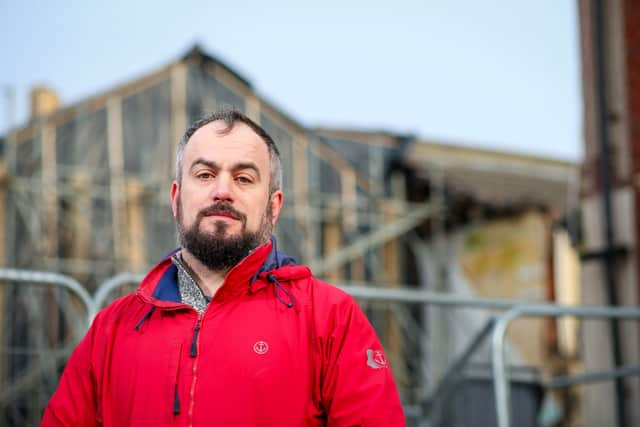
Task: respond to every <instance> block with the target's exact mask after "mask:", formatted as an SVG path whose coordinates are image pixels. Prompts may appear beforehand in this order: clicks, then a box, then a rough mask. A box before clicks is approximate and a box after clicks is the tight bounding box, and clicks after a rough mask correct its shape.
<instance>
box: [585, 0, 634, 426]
mask: <svg viewBox="0 0 640 427" xmlns="http://www.w3.org/2000/svg"><path fill="white" fill-rule="evenodd" d="M604 3H605V2H604V1H603V0H593V3H592V6H593V29H594V42H595V43H594V44H595V52H594V59H595V64H594V65H595V76H596V88H595V89H596V103H597V104H596V105H597V120H598V123H597V134H598V145H599V162H598V170H599V180H600V188H601V191H602V215H603V219H604V222H603V230H602V231H603V233H604V238H605V245H606V246H605V250H604V262H605V266H604V267H605V281H606V285H607V299H608V304H609V305H611V306H614V305H617V304H618V295H617V293H618V289H617V283H616V258H615V257H616V254H615V250H614V245H615V243H614V237H613V213H612V203H611V193H612V191H611V175H610V173H611V168H610V165H611V163H610V157H609V135H608V102H607V101H608V99H607V78H606V53H605V50H606V47H605V34H606V22H605V10H604V7H605V6H604ZM610 331H611V338H612V344H613V349H612V351H613V363H614V365H615V367H620V366H622V350H621V346H620V325H619V323H618V320H617V319H612V320H611V323H610ZM615 399H616V408H617V417H616V420H617V425H618V427H624V425H625V423H624V422H625V419H626V411H625V404H624V384H623V382H622V378H618V379H616V381H615Z"/></svg>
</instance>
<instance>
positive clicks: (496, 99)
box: [0, 0, 582, 160]
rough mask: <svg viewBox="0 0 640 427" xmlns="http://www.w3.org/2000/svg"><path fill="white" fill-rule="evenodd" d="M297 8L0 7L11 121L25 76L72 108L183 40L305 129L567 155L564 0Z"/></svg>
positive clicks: (206, 4) (1, 122)
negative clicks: (404, 136)
mask: <svg viewBox="0 0 640 427" xmlns="http://www.w3.org/2000/svg"><path fill="white" fill-rule="evenodd" d="M167 3H168V2H167ZM303 3H304V2H297V1H287V0H282V1H275V2H273V1H272V2H265V1H246V2H230V1H224V2H222V1H213V0H212V1H182V2H172V4H171V5H169V6H167V5H165V2H158V1H154V2H152V1H148V0H142V1H131V2H125V1H108V2H94V1H87V0H85V1H75V0H74V1H62V2H54V1H49V2H42V1H32V0H25V1H15V0H0V53H2V61H1V63H2V65H1V66H0V85H2V86H3V87H4V88H8V87H11V88H13V89H14V90H15V93H16V99H17V103H16V107H17V121H18V122H19V123H24V121H25V120H26V118H27V110H28V103H27V98H28V93H29V88H30V87H31V86H33V85H35V84H39V83H45V84H48V85H50V86H51V87H53V88H54V89H55V90H56V91H57V92H58V93H59V95H60V96H61V97H62V100H63V102H64V103H65V104H69V103H73V102H74V101H78V100H81V99H82V98H84V97H87V96H90V95H93V94H95V93H97V92H98V91H102V90H106V89H108V88H110V87H112V86H114V85H116V84H119V83H123V82H126V81H127V80H129V79H132V78H135V77H139V76H141V75H143V74H144V73H146V72H148V71H152V70H154V69H155V68H156V67H159V66H162V65H165V64H167V63H169V62H171V61H173V60H175V59H177V58H178V57H180V56H181V55H182V54H183V53H184V52H186V51H187V50H188V49H189V48H190V47H191V46H192V45H193V44H194V43H195V42H199V43H200V44H201V45H202V46H203V47H204V48H205V49H206V50H207V51H208V52H210V53H211V54H213V55H214V56H218V57H219V58H221V59H222V60H224V61H225V62H227V63H228V64H229V65H231V66H232V67H233V68H235V69H236V70H237V71H238V72H239V73H240V74H242V75H244V76H245V77H247V78H248V79H249V80H250V81H251V82H252V84H253V86H254V87H255V88H256V89H257V91H258V92H259V93H260V94H262V95H263V96H265V97H266V98H267V99H269V100H270V101H271V102H273V103H274V104H275V105H276V106H278V107H280V108H281V109H283V110H284V111H285V112H287V113H288V114H290V115H291V116H293V117H294V118H296V119H298V120H299V121H301V122H302V123H303V124H304V125H307V126H315V125H330V126H349V127H356V128H361V129H375V130H378V129H384V130H389V131H393V132H399V133H413V134H415V135H417V136H420V137H422V138H425V139H432V140H434V141H441V142H446V143H455V144H464V145H472V146H478V147H484V148H489V149H498V150H508V151H516V152H522V153H530V154H536V155H543V156H552V157H556V158H563V159H573V160H578V159H580V157H581V156H582V142H581V137H582V130H581V120H582V118H581V114H582V113H581V94H580V69H579V46H578V28H577V25H578V22H577V15H576V14H577V10H576V1H575V0H535V1H514V0H509V1H507V0H505V1H492V0H484V1H475V0H467V1H447V2H445V1H436V0H422V1H420V0H415V1H410V0H396V1H394V2H389V1H386V2H382V1H379V2H377V1H373V0H370V1H348V0H342V1H334V0H325V1H323V2H316V3H314V4H315V6H311V7H310V6H302V4H303ZM239 4H242V6H239ZM8 111H9V109H8V107H7V101H6V98H5V97H3V98H1V100H0V114H1V116H0V132H4V131H5V130H6V128H7V125H8V116H9V114H8Z"/></svg>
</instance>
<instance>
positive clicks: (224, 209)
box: [198, 202, 247, 223]
mask: <svg viewBox="0 0 640 427" xmlns="http://www.w3.org/2000/svg"><path fill="white" fill-rule="evenodd" d="M219 214H223V215H229V216H231V217H232V218H234V219H238V220H241V221H242V222H243V223H245V222H246V220H247V216H246V215H245V214H243V213H242V212H240V211H239V210H237V209H235V208H234V207H233V206H231V205H230V204H228V203H224V202H219V203H216V204H213V205H211V206H208V207H206V208H204V209H201V210H200V212H198V219H202V218H204V217H206V216H211V215H219Z"/></svg>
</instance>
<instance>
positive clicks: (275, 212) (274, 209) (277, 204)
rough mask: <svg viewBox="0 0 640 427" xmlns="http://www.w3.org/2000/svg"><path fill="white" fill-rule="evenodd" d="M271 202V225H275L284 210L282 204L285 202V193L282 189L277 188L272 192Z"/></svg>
mask: <svg viewBox="0 0 640 427" xmlns="http://www.w3.org/2000/svg"><path fill="white" fill-rule="evenodd" d="M269 203H271V225H273V226H275V225H276V223H277V222H278V217H279V216H280V211H281V210H282V204H283V203H284V195H283V194H282V191H280V190H277V191H274V192H273V194H271V197H270V200H269Z"/></svg>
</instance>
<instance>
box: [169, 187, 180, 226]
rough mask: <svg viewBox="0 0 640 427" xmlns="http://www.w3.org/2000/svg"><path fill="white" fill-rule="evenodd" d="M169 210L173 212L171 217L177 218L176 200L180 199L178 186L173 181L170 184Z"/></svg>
mask: <svg viewBox="0 0 640 427" xmlns="http://www.w3.org/2000/svg"><path fill="white" fill-rule="evenodd" d="M170 196H171V210H172V211H173V217H174V218H178V200H179V199H180V185H179V184H178V183H177V182H176V181H173V184H171V192H170Z"/></svg>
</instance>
